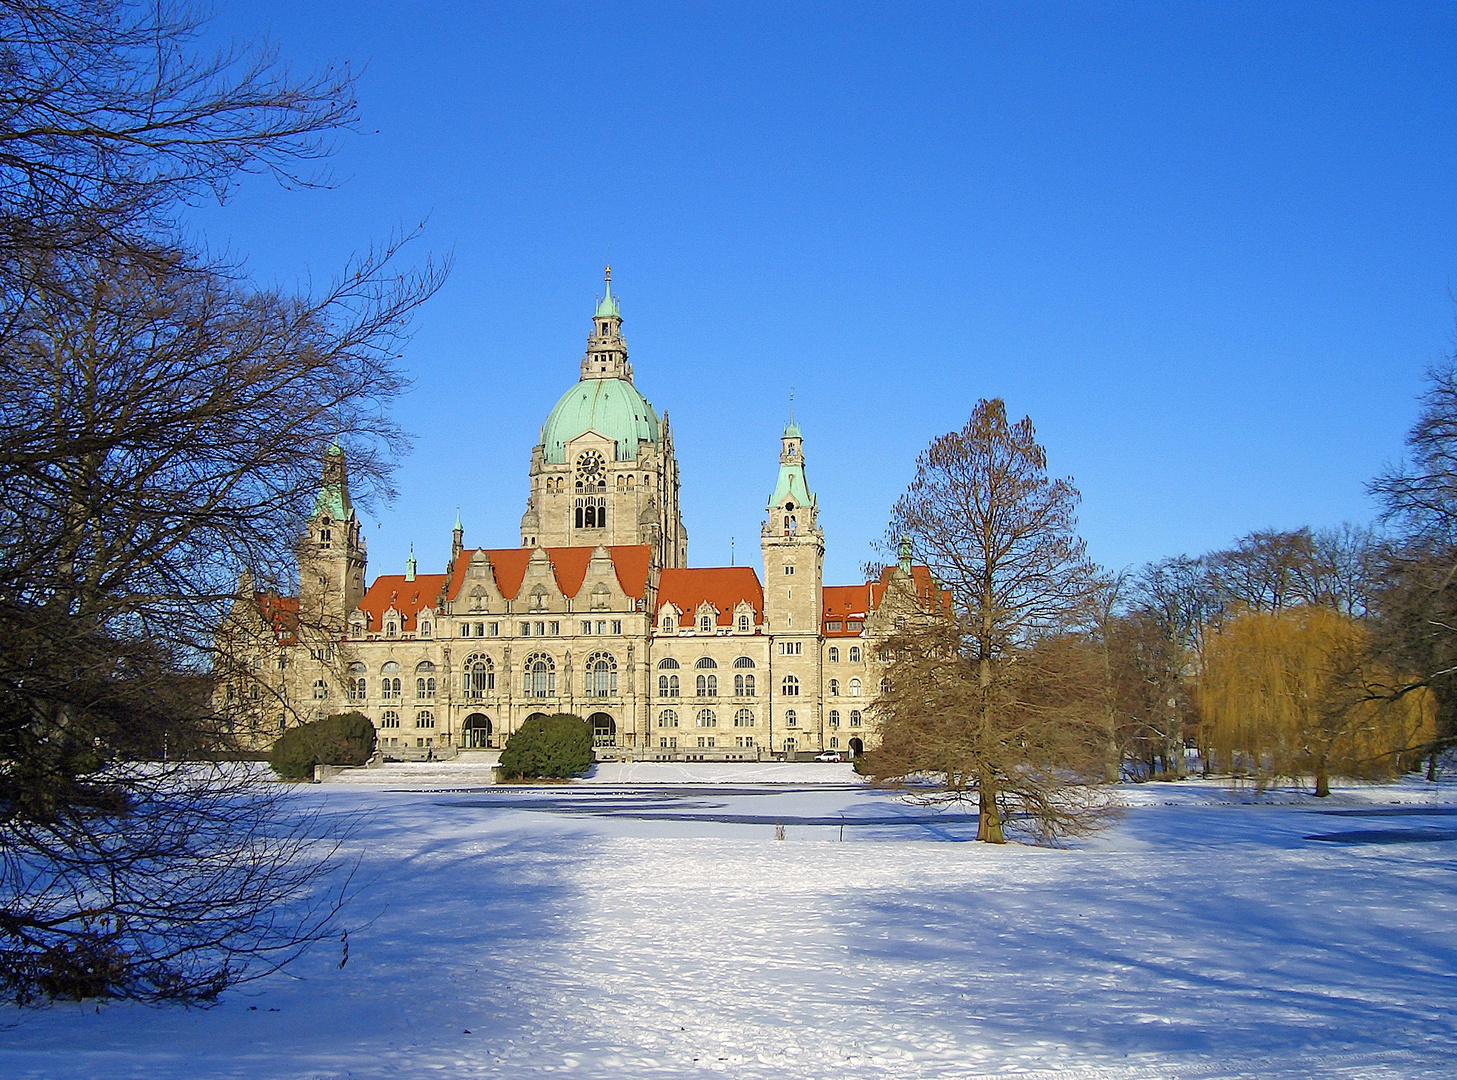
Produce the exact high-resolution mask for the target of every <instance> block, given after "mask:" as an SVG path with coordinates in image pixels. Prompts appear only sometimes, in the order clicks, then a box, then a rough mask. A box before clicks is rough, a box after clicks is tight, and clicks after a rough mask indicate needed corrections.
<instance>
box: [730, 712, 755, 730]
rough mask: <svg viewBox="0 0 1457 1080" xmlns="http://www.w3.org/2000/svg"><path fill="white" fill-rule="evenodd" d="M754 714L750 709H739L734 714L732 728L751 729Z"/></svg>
mask: <svg viewBox="0 0 1457 1080" xmlns="http://www.w3.org/2000/svg"><path fill="white" fill-rule="evenodd" d="M753 726H754V713H753V711H752V710H750V709H740V710H739V711H738V712H736V713H734V727H753Z"/></svg>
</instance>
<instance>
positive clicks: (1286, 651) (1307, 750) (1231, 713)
mask: <svg viewBox="0 0 1457 1080" xmlns="http://www.w3.org/2000/svg"><path fill="white" fill-rule="evenodd" d="M1369 646H1370V642H1369V640H1368V634H1367V631H1366V629H1365V628H1364V627H1363V626H1362V625H1361V623H1360V622H1358V621H1357V620H1356V619H1353V618H1351V617H1350V616H1348V615H1343V614H1341V613H1340V612H1338V611H1334V610H1332V609H1330V608H1328V607H1324V606H1320V605H1300V606H1297V607H1293V608H1283V609H1281V610H1278V611H1247V612H1244V613H1242V614H1239V615H1236V616H1234V617H1233V618H1230V619H1228V620H1227V621H1226V622H1225V623H1224V624H1223V626H1222V627H1221V628H1220V630H1219V631H1218V632H1217V633H1215V634H1212V635H1210V636H1209V638H1208V639H1207V641H1206V643H1205V650H1204V665H1203V670H1202V671H1201V673H1200V677H1199V703H1200V709H1201V712H1202V714H1203V717H1204V722H1203V725H1202V736H1201V741H1202V742H1203V743H1204V748H1205V752H1206V753H1209V754H1212V755H1213V757H1214V760H1215V761H1216V762H1218V765H1219V767H1220V768H1221V769H1228V770H1229V771H1230V772H1231V773H1234V774H1236V775H1238V774H1241V773H1243V774H1246V775H1249V776H1253V777H1254V778H1255V779H1256V780H1257V781H1258V782H1260V783H1261V784H1264V783H1265V782H1267V781H1269V780H1272V779H1277V778H1280V777H1288V778H1290V779H1295V780H1298V779H1300V778H1302V777H1306V776H1313V777H1314V778H1315V793H1316V795H1318V796H1325V795H1329V794H1330V778H1331V777H1332V776H1345V777H1355V778H1362V779H1381V778H1385V777H1390V776H1392V775H1394V774H1395V773H1397V772H1399V771H1400V770H1401V769H1402V768H1404V767H1406V765H1408V764H1409V762H1408V761H1407V760H1406V759H1407V758H1409V757H1411V756H1413V755H1415V754H1419V753H1420V749H1421V747H1422V746H1424V745H1426V744H1429V743H1430V742H1431V740H1432V738H1433V737H1434V735H1435V726H1434V716H1435V713H1434V710H1433V707H1432V703H1431V701H1430V700H1429V695H1427V694H1425V693H1411V694H1406V695H1395V694H1393V689H1394V688H1395V687H1396V686H1399V685H1401V684H1402V682H1403V680H1401V679H1399V678H1398V677H1397V676H1396V674H1395V673H1393V672H1391V671H1389V670H1387V669H1385V668H1383V667H1382V666H1381V665H1379V664H1375V663H1373V662H1371V660H1370V659H1369V658H1370V656H1371V650H1370V647H1369Z"/></svg>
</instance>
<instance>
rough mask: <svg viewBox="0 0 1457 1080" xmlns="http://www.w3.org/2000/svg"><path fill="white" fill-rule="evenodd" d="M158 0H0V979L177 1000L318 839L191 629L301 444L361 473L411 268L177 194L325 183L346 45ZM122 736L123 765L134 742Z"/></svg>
mask: <svg viewBox="0 0 1457 1080" xmlns="http://www.w3.org/2000/svg"><path fill="white" fill-rule="evenodd" d="M204 31H205V19H204V18H203V17H202V15H201V14H200V13H199V11H197V10H195V9H194V8H192V7H191V6H189V5H188V4H187V3H185V2H181V3H171V2H163V3H142V2H134V0H16V2H8V3H6V4H4V5H3V6H0V313H3V317H0V994H4V995H5V996H7V997H9V998H11V999H13V1000H15V1001H17V1002H21V1003H24V1002H29V1001H43V1000H47V999H50V998H55V997H72V998H76V997H95V996H103V997H130V998H140V999H146V1000H182V1001H197V1000H207V999H211V998H213V997H215V996H216V995H217V994H218V992H220V991H221V990H222V989H223V988H224V987H226V986H228V985H231V984H233V983H235V982H237V981H238V980H239V979H242V978H245V977H249V976H251V975H256V974H259V973H261V972H262V971H266V970H269V969H270V968H271V967H272V966H274V965H276V964H278V963H282V962H285V961H287V960H288V959H289V958H291V957H292V956H294V955H296V954H297V953H298V951H299V950H300V949H301V948H303V947H304V946H306V945H307V944H308V943H309V942H311V941H313V940H316V939H317V938H318V937H319V936H320V935H322V934H324V933H326V932H328V928H329V925H330V919H331V918H332V916H333V913H334V911H335V910H336V909H337V902H338V896H339V893H338V891H337V889H336V890H335V891H334V892H332V893H330V892H328V891H327V890H323V891H321V889H320V883H321V878H320V874H321V873H322V872H323V870H324V869H326V868H327V866H328V859H327V855H328V851H329V848H330V845H329V844H328V843H325V844H324V845H323V847H322V848H321V847H320V845H319V842H318V835H317V833H315V832H314V831H312V830H313V825H312V824H311V823H309V822H308V821H307V820H306V819H301V818H299V817H297V816H296V815H294V814H293V812H292V811H285V809H284V807H283V806H282V800H283V798H284V796H282V795H280V794H279V793H278V791H277V790H276V785H274V786H273V787H272V788H270V787H268V786H265V785H262V784H260V783H259V782H258V781H257V780H256V778H255V777H254V775H253V774H252V773H250V772H248V771H247V770H242V769H238V768H231V767H227V766H218V767H216V768H212V769H207V768H202V767H197V766H192V767H183V768H179V767H178V766H177V765H176V758H177V757H178V756H179V754H186V753H188V752H191V753H196V752H197V751H199V750H204V749H205V750H211V751H215V750H218V749H220V748H226V746H227V744H228V738H229V732H228V728H227V727H226V725H225V723H224V722H223V718H220V717H217V716H215V715H214V714H213V710H212V709H211V707H210V700H211V676H210V671H209V667H210V665H209V649H210V645H211V640H212V635H213V632H214V630H215V629H216V627H217V626H218V623H219V620H220V618H221V615H222V614H223V611H224V610H225V608H226V606H227V605H228V604H229V603H230V602H231V601H232V600H233V598H234V595H235V593H236V591H237V588H238V585H237V583H238V581H239V580H240V575H242V574H243V573H245V572H246V573H247V574H249V575H251V579H252V580H254V581H258V582H260V583H262V584H270V583H271V584H278V585H283V586H287V584H288V582H287V573H288V568H289V567H290V565H291V562H292V554H293V545H294V543H295V538H296V537H297V536H298V535H299V531H300V523H301V521H302V520H303V518H304V515H305V514H307V512H308V510H309V507H310V505H311V502H312V498H313V495H314V488H315V485H316V483H317V476H318V470H319V465H320V462H321V461H322V459H323V455H324V452H325V449H326V447H328V446H329V445H330V443H331V442H332V441H334V440H335V439H339V438H342V439H343V440H344V441H345V442H346V443H347V444H348V446H349V450H350V458H351V465H352V467H353V473H354V479H355V482H356V485H357V486H358V487H359V488H360V489H362V490H363V491H364V492H365V494H366V496H367V493H368V491H369V490H371V489H373V490H375V491H380V490H383V489H385V488H387V483H388V476H389V470H390V466H391V462H392V461H393V459H394V457H395V455H396V453H397V452H398V450H399V449H400V448H401V446H402V443H403V439H402V436H401V433H400V432H399V430H398V428H397V427H396V426H395V425H394V424H393V423H392V421H391V420H390V419H389V412H388V410H389V406H390V403H391V402H392V401H393V399H394V398H395V397H396V396H397V394H398V392H399V391H400V389H401V387H402V385H403V378H402V375H401V373H400V371H399V367H398V363H397V361H398V357H399V353H400V350H401V348H402V347H403V344H404V341H405V336H406V333H407V330H408V323H409V319H410V316H411V313H412V312H413V311H414V309H415V308H416V307H417V306H418V305H419V304H420V303H421V302H422V301H423V300H424V299H425V298H426V297H428V296H429V295H430V294H431V293H432V292H433V291H434V289H435V288H436V287H437V286H438V285H439V284H440V279H441V275H440V272H439V271H438V270H437V269H432V268H430V267H429V266H427V267H426V268H425V269H424V270H423V271H420V272H413V271H408V270H404V271H402V270H399V269H396V267H395V263H396V261H397V260H396V249H397V247H398V245H397V244H392V245H388V246H386V247H384V248H381V249H378V250H375V251H372V252H370V253H368V254H366V255H364V256H362V257H360V258H357V259H355V260H354V261H353V262H352V263H351V264H350V265H348V266H347V267H344V268H342V270H341V272H340V273H339V275H338V277H337V278H335V279H334V280H333V281H332V282H328V283H325V284H322V285H319V286H310V287H305V288H298V289H294V290H286V289H282V288H275V287H265V286H260V285H258V284H257V283H256V282H255V281H254V280H253V279H252V278H251V277H250V276H249V274H248V273H247V271H246V269H245V268H244V267H243V266H241V265H240V264H238V263H237V262H235V261H232V260H230V259H229V258H226V257H223V256H220V255H219V254H217V253H216V252H213V251H210V250H208V249H207V248H206V247H205V246H204V245H203V244H202V243H200V242H199V241H197V240H196V239H195V238H194V237H193V236H192V235H191V234H190V233H189V230H188V229H187V227H186V225H185V220H184V217H185V212H186V208H187V207H188V206H189V205H190V204H191V203H193V202H195V201H196V200H199V199H203V198H219V199H221V198H222V197H223V196H224V195H225V194H226V193H227V192H228V191H229V190H230V189H231V188H232V187H233V186H235V185H236V184H237V182H238V181H239V180H240V178H241V177H243V176H244V175H246V174H249V173H261V174H265V175H269V176H272V177H274V178H276V179H277V180H279V181H281V182H283V183H285V184H289V185H298V186H308V185H311V184H320V183H326V182H327V180H328V176H327V173H325V172H322V171H321V169H322V163H323V161H324V160H325V158H326V157H327V155H328V152H329V150H330V143H329V139H330V137H331V135H332V134H333V133H336V132H338V131H340V130H341V129H343V128H346V127H348V126H349V125H350V124H351V123H352V120H353V117H354V115H355V112H356V108H355V101H354V95H353V77H352V75H351V74H350V73H349V71H348V70H325V71H323V72H321V73H319V74H316V75H311V76H304V77H299V76H295V75H294V74H292V73H291V72H289V71H288V70H287V69H286V68H285V67H284V66H283V65H282V64H281V63H280V62H279V60H278V57H277V54H276V53H275V52H273V51H271V50H269V49H267V48H254V47H241V48H236V49H233V50H231V51H229V50H224V51H222V52H220V53H217V54H214V55H208V54H207V52H206V51H205V50H204V49H203V42H202V37H203V34H204ZM142 762H145V763H146V764H141V763H142Z"/></svg>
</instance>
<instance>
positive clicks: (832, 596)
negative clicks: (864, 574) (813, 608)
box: [820, 566, 951, 637]
mask: <svg viewBox="0 0 1457 1080" xmlns="http://www.w3.org/2000/svg"><path fill="white" fill-rule="evenodd" d="M898 572H900V568H899V567H898V566H887V567H886V568H885V569H884V570H882V571H881V572H880V580H879V581H867V582H866V583H865V584H864V585H826V586H825V587H824V588H823V589H822V590H820V593H821V603H822V605H823V609H824V610H823V612H822V614H821V619H822V622H823V623H824V624H825V625H823V626H822V632H823V633H824V635H825V636H826V637H858V636H859V635H860V631H859V630H850V629H848V628H847V627H848V620H850V619H866V618H868V617H869V616H870V615H871V614H872V613H873V612H875V611H876V610H878V609H879V607H880V602H881V601H882V600H883V599H885V591H886V589H888V588H889V587H890V583H891V580H892V579H893V578H894V577H895V575H896V574H897V573H898ZM911 585H912V588H914V590H915V593H916V599H917V600H918V601H919V602H920V603H921V604H922V605H924V607H925V608H926V609H927V610H928V611H930V610H935V609H937V608H940V609H942V610H944V611H950V610H951V593H950V591H949V590H947V589H943V588H941V587H939V586H938V585H937V584H936V580H935V578H933V577H932V576H931V571H930V569H929V568H928V567H925V566H912V567H911ZM831 620H834V621H837V622H839V624H840V629H838V630H831V629H829V627H828V623H829V622H830V621H831Z"/></svg>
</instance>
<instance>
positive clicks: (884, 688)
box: [880, 678, 890, 694]
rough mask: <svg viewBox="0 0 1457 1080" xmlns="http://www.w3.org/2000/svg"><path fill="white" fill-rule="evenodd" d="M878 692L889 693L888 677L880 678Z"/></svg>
mask: <svg viewBox="0 0 1457 1080" xmlns="http://www.w3.org/2000/svg"><path fill="white" fill-rule="evenodd" d="M880 692H881V693H882V694H888V693H890V679H888V678H886V679H881V680H880Z"/></svg>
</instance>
